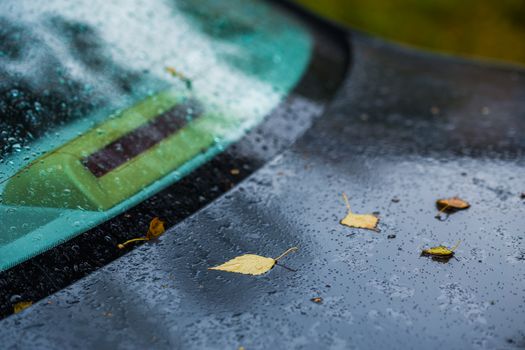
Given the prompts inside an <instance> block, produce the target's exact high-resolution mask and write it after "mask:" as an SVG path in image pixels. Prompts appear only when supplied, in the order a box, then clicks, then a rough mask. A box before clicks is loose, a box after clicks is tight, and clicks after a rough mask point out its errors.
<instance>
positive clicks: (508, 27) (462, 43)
mask: <svg viewBox="0 0 525 350" xmlns="http://www.w3.org/2000/svg"><path fill="white" fill-rule="evenodd" d="M296 1H297V2H299V3H301V4H303V5H305V6H306V7H308V8H310V9H311V10H314V11H315V12H317V13H319V14H321V15H323V16H325V17H328V18H331V19H332V20H335V21H338V22H341V23H344V24H346V25H349V26H351V27H353V28H357V29H361V30H363V31H365V32H368V33H371V34H374V35H378V36H381V37H384V38H387V39H390V40H394V41H398V42H403V43H405V44H409V45H413V46H418V47H421V48H425V49H427V50H428V49H430V50H434V51H440V52H447V53H453V54H459V55H462V56H474V57H484V58H490V59H496V60H505V61H511V62H514V63H520V64H525V0H390V1H389V0H296Z"/></svg>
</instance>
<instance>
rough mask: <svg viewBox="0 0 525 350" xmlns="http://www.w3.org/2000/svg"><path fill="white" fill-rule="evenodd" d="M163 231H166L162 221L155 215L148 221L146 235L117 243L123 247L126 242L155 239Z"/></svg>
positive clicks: (120, 247) (119, 246)
mask: <svg viewBox="0 0 525 350" xmlns="http://www.w3.org/2000/svg"><path fill="white" fill-rule="evenodd" d="M164 231H166V229H165V228H164V221H162V220H161V219H159V218H157V217H155V218H153V219H152V220H151V222H150V223H149V229H148V232H147V233H146V236H144V237H139V238H133V239H130V240H128V241H126V242H124V243H121V244H119V245H118V248H119V249H124V247H126V246H127V245H128V244H130V243H133V242H138V241H149V240H151V239H155V238H157V237H159V236H160V235H161V234H163V233H164Z"/></svg>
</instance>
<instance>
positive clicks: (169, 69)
mask: <svg viewBox="0 0 525 350" xmlns="http://www.w3.org/2000/svg"><path fill="white" fill-rule="evenodd" d="M165 69H166V72H168V73H170V74H171V76H173V77H175V78H178V79H180V80H181V81H183V82H184V84H186V87H187V88H188V89H191V85H192V84H191V79H189V78H187V77H186V76H185V75H184V74H182V73H181V72H179V71H178V70H177V69H175V68H173V67H166V68H165Z"/></svg>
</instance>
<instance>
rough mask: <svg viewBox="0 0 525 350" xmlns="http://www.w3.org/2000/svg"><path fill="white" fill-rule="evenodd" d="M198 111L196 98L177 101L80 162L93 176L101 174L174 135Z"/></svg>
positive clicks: (198, 112) (195, 115)
mask: <svg viewBox="0 0 525 350" xmlns="http://www.w3.org/2000/svg"><path fill="white" fill-rule="evenodd" d="M200 114H202V110H201V108H200V107H199V106H198V105H197V103H195V101H186V102H184V103H181V104H178V105H176V106H175V107H173V108H172V109H170V110H169V111H166V112H164V113H163V114H161V115H159V116H158V117H156V118H155V119H153V120H151V121H150V122H148V123H146V124H144V125H142V126H140V127H138V128H137V129H135V130H133V131H131V132H130V133H128V134H126V135H124V136H122V137H121V138H119V139H117V140H115V141H113V142H112V143H110V144H108V145H106V146H105V147H104V148H102V149H100V150H98V151H96V152H95V153H93V154H91V155H89V156H88V157H86V158H84V159H83V160H82V163H83V164H84V166H85V167H86V168H87V169H89V171H91V173H92V174H93V175H95V176H96V177H101V176H103V175H105V174H107V173H109V172H110V171H111V170H113V169H115V168H117V167H118V166H120V165H122V164H124V163H126V162H127V161H129V160H130V159H132V158H134V157H136V156H138V155H139V154H141V153H143V152H144V151H146V150H148V149H150V148H151V147H153V146H155V145H156V144H158V143H159V142H160V141H162V140H164V139H166V138H167V137H169V136H171V135H173V134H174V133H175V132H177V131H178V130H180V129H182V128H183V127H184V126H185V125H186V124H187V122H188V120H189V119H191V118H193V117H197V116H199V115H200Z"/></svg>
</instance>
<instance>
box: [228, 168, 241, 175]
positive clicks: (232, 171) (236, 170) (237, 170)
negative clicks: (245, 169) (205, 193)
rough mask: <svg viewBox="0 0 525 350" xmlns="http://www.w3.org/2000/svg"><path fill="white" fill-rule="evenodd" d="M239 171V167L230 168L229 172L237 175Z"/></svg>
mask: <svg viewBox="0 0 525 350" xmlns="http://www.w3.org/2000/svg"><path fill="white" fill-rule="evenodd" d="M240 173H241V172H240V171H239V169H232V170H230V174H232V175H239V174H240Z"/></svg>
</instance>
